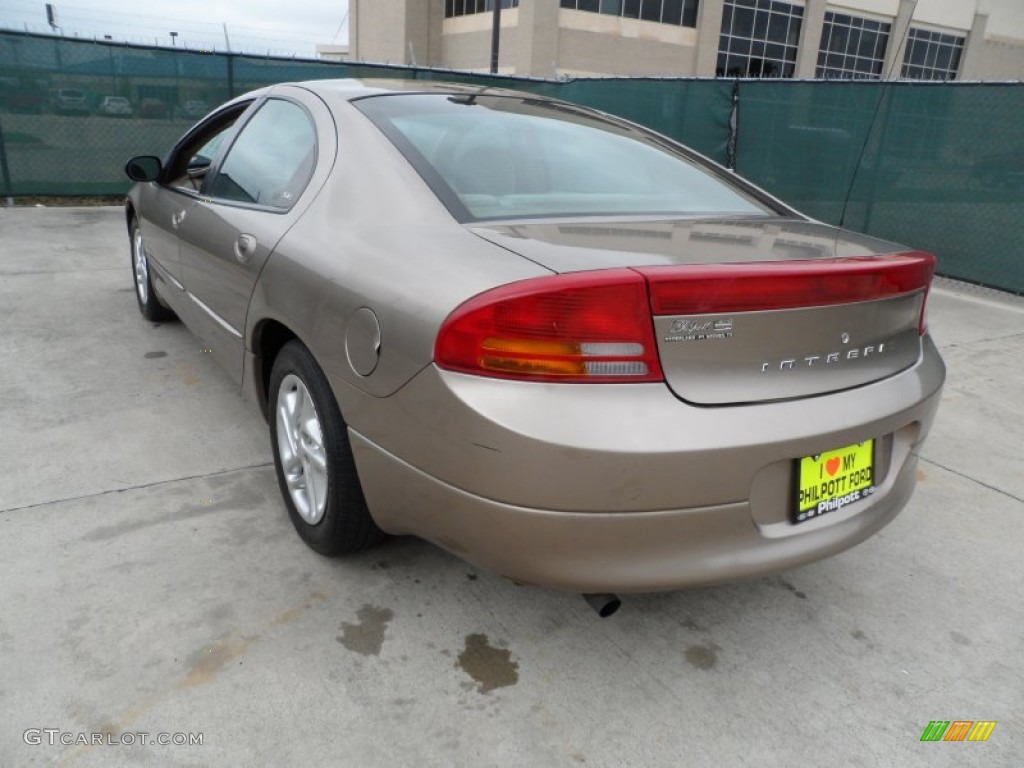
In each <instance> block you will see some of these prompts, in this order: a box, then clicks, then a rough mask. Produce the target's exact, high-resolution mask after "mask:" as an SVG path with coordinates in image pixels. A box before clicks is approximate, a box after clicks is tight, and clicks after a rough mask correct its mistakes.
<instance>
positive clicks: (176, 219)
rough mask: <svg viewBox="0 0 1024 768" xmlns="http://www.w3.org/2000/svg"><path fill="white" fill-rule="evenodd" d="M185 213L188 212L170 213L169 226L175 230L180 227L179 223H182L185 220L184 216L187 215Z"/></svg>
mask: <svg viewBox="0 0 1024 768" xmlns="http://www.w3.org/2000/svg"><path fill="white" fill-rule="evenodd" d="M187 213H188V211H184V210H182V211H178V212H177V213H172V214H171V226H172V227H174V228H175V229H177V228H178V227H180V226H181V222H183V221H184V220H185V214H187Z"/></svg>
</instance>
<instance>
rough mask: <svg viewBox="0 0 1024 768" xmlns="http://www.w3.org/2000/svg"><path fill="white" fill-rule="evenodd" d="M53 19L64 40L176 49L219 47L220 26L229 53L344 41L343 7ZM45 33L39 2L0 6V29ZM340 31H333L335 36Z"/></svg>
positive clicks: (189, 8)
mask: <svg viewBox="0 0 1024 768" xmlns="http://www.w3.org/2000/svg"><path fill="white" fill-rule="evenodd" d="M53 5H54V6H55V7H56V9H57V20H58V22H59V23H60V25H61V31H62V32H63V33H64V34H66V35H74V34H76V33H77V34H78V35H80V36H82V37H89V38H92V37H97V38H99V39H103V37H104V35H111V36H112V38H113V39H114V40H126V41H129V42H138V43H145V44H148V45H153V44H154V42H159V43H160V44H161V45H171V43H172V38H171V36H170V33H171V32H172V31H173V32H177V33H178V36H177V39H176V40H175V41H174V42H176V44H177V45H179V46H187V47H189V48H202V47H209V46H214V47H216V49H217V50H219V51H222V50H224V48H225V42H224V32H223V29H222V27H221V23H222V22H225V23H227V26H228V36H229V38H230V40H231V47H232V49H233V50H245V51H249V52H264V51H267V50H270V51H271V52H273V53H277V54H286V55H287V54H291V55H296V56H308V57H313V56H314V55H315V53H314V52H315V48H314V46H315V45H316V44H317V43H335V44H340V45H344V44H345V43H346V42H347V41H348V22H347V21H345V23H344V24H342V21H343V20H344V19H345V15H346V12H347V11H348V0H146V2H145V3H132V4H130V3H127V2H125V0H69V2H67V3H64V2H60V0H55V2H53ZM26 24H27V25H28V28H29V30H30V31H33V32H48V31H49V27H48V26H47V23H46V3H45V2H40V1H39V0H0V27H5V28H12V29H24V28H25V25H26ZM339 29H340V31H339Z"/></svg>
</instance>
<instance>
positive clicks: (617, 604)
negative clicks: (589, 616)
mask: <svg viewBox="0 0 1024 768" xmlns="http://www.w3.org/2000/svg"><path fill="white" fill-rule="evenodd" d="M583 599H584V600H586V601H587V605H589V606H590V607H591V608H593V609H594V613H596V614H597V615H598V616H600V617H601V618H602V619H607V618H608V617H609V616H614V615H615V613H616V612H617V611H618V610H619V608H621V607H622V600H620V599H619V596H618V595H613V594H611V593H602V594H595V595H584V596H583Z"/></svg>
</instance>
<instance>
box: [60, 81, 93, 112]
mask: <svg viewBox="0 0 1024 768" xmlns="http://www.w3.org/2000/svg"><path fill="white" fill-rule="evenodd" d="M53 109H54V111H55V112H58V113H59V114H62V115H73V114H80V115H87V114H89V100H88V98H87V97H86V95H85V91H81V90H79V89H78V88H58V89H57V92H56V93H55V94H54V98H53Z"/></svg>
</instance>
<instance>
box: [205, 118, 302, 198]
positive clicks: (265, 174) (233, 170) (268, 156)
mask: <svg viewBox="0 0 1024 768" xmlns="http://www.w3.org/2000/svg"><path fill="white" fill-rule="evenodd" d="M315 160H316V131H315V128H314V126H313V121H312V119H311V118H310V116H309V114H308V113H307V112H306V110H304V109H303V108H302V107H300V106H299V105H297V104H294V103H292V102H290V101H282V100H281V99H270V100H268V101H267V102H266V103H265V104H264V105H263V106H262V107H261V108H260V110H259V111H258V112H257V113H256V114H255V115H253V116H252V119H250V120H249V122H248V123H246V124H245V126H244V127H243V128H242V131H241V133H240V134H239V135H238V138H237V139H236V140H235V142H234V144H233V145H232V146H231V148H230V149H229V150H228V155H227V157H226V158H225V159H224V162H223V163H221V166H220V169H219V170H218V171H217V175H216V176H215V177H214V178H213V180H212V183H211V184H210V186H209V188H208V189H206V190H205V193H206V194H209V195H210V197H214V198H220V199H222V200H234V201H237V202H241V203H255V204H259V205H266V206H270V207H273V208H279V209H282V210H287V209H288V208H291V207H292V204H294V202H295V201H296V200H297V199H298V197H299V195H300V194H302V191H303V190H304V189H305V187H306V184H307V183H308V182H309V177H310V176H311V175H312V173H313V164H314V162H315Z"/></svg>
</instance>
